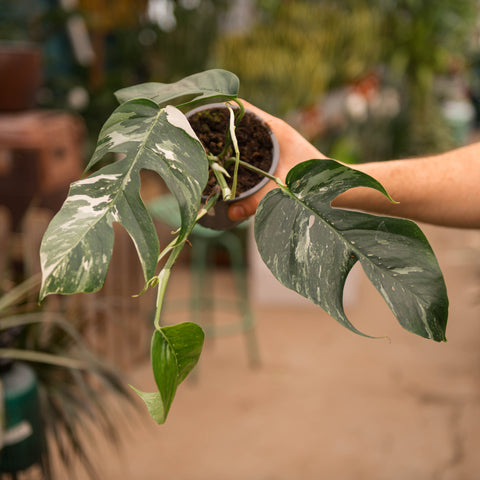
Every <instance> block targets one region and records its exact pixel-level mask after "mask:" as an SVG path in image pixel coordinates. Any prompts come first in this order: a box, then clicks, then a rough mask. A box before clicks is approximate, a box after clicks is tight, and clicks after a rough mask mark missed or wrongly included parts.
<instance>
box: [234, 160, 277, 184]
mask: <svg viewBox="0 0 480 480" xmlns="http://www.w3.org/2000/svg"><path fill="white" fill-rule="evenodd" d="M233 160H234V159H232V161H233ZM238 163H239V165H241V166H242V167H245V168H248V169H249V170H251V171H252V172H255V173H258V174H259V175H262V176H263V177H267V178H269V179H270V180H273V181H274V182H275V183H276V184H277V185H278V186H279V187H281V188H286V185H285V183H283V182H282V180H281V179H280V178H278V177H276V176H275V175H271V174H270V173H268V172H265V171H264V170H262V169H260V168H257V167H255V166H253V165H250V164H249V163H247V162H245V161H243V160H239V161H238Z"/></svg>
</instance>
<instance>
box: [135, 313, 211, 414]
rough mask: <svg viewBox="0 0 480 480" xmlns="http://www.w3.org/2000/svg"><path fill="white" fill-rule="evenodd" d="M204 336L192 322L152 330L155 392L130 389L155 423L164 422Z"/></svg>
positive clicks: (199, 350)
mask: <svg viewBox="0 0 480 480" xmlns="http://www.w3.org/2000/svg"><path fill="white" fill-rule="evenodd" d="M204 338H205V335H204V333H203V330H202V329H201V328H200V327H199V326H198V325H197V324H195V323H192V322H186V323H180V324H178V325H172V326H168V327H162V328H160V329H159V330H155V332H154V334H153V337H152V345H151V357H152V358H151V360H152V367H153V375H154V378H155V383H156V384H157V388H158V392H153V393H148V392H142V391H140V390H137V389H136V388H134V390H135V392H137V394H138V395H139V396H140V397H141V398H142V399H143V401H144V402H145V404H146V406H147V408H148V411H149V412H150V415H151V416H152V418H153V419H154V420H155V421H156V422H157V423H165V420H166V418H167V415H168V412H169V410H170V406H171V405H172V402H173V399H174V397H175V393H176V391H177V387H178V385H180V383H182V382H183V380H184V379H185V378H186V377H187V375H188V374H189V373H190V372H191V371H192V369H193V368H194V367H195V365H196V364H197V362H198V359H199V357H200V354H201V352H202V347H203V341H204ZM132 388H133V387H132Z"/></svg>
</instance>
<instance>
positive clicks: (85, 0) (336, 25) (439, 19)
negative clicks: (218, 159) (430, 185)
mask: <svg viewBox="0 0 480 480" xmlns="http://www.w3.org/2000/svg"><path fill="white" fill-rule="evenodd" d="M0 12H1V13H0V38H2V39H17V40H18V39H24V40H34V41H37V42H40V43H42V44H43V46H44V54H45V81H44V87H43V89H42V91H41V92H40V95H39V104H40V105H41V106H44V107H49V108H65V109H74V110H76V111H79V112H80V113H81V114H82V115H83V116H84V118H85V119H86V123H87V126H88V128H89V131H90V132H91V137H92V138H94V137H96V134H97V133H98V130H99V128H100V125H101V124H102V123H103V121H104V120H105V118H106V116H107V115H108V113H109V112H110V111H111V109H112V108H113V107H114V105H115V100H114V98H113V94H112V92H113V91H115V90H116V89H118V88H121V87H124V86H127V85H131V84H134V83H138V82H143V81H161V82H171V81H174V80H176V79H178V78H181V77H183V76H185V75H189V74H191V73H194V72H197V71H201V70H203V69H205V68H209V67H220V68H225V69H227V70H231V71H233V72H235V73H236V74H237V75H239V77H240V80H241V94H242V95H243V96H244V97H245V98H247V99H248V100H250V101H252V102H253V103H255V104H257V105H259V106H260V107H262V108H264V109H266V110H268V111H270V112H271V113H273V114H275V115H279V116H282V117H287V118H289V119H290V120H291V121H292V122H293V123H294V124H295V126H297V127H298V128H300V129H302V130H303V131H304V132H305V133H306V135H307V137H308V138H309V139H310V140H312V141H313V142H315V143H316V144H317V145H318V146H319V147H320V148H322V149H323V150H324V152H325V153H327V154H329V155H331V156H334V154H336V155H337V156H338V155H342V156H345V160H346V161H349V160H350V161H366V160H384V159H389V158H397V157H403V156H406V155H417V154H422V153H434V152H437V151H441V150H445V149H447V148H450V147H452V146H454V145H455V144H458V143H459V142H461V141H463V140H464V135H463V136H462V135H461V134H458V129H457V131H454V127H452V124H453V123H454V122H455V121H457V120H458V116H459V115H460V114H461V113H462V112H464V113H465V108H464V109H463V110H461V109H462V106H461V105H460V106H459V105H458V104H452V103H451V102H450V103H449V104H448V106H447V108H445V109H443V106H444V104H445V102H446V100H451V98H450V99H448V98H447V97H449V96H452V95H457V96H458V95H459V94H463V96H464V97H465V96H467V95H468V93H469V92H468V90H469V88H470V87H473V86H474V82H472V80H476V77H475V75H471V74H472V72H474V69H473V66H474V62H475V56H476V55H477V51H478V49H477V45H476V24H477V18H478V15H477V14H478V2H477V1H476V0H439V1H438V2H429V1H427V0H420V1H412V0H373V1H372V0H368V1H367V0H335V1H331V0H323V1H321V2H319V1H314V0H297V1H280V0H257V1H254V0H242V1H236V2H227V1H226V0H150V1H149V0H141V1H131V0H118V1H117V2H108V1H106V0H102V1H93V0H74V1H72V0H68V1H67V0H36V1H32V0H20V1H18V2H10V1H8V0H0ZM80 19H81V21H82V22H84V26H85V32H83V30H82V27H81V26H80V25H81V22H79V20H80ZM82 32H83V33H82ZM82 38H83V40H82ZM453 78H455V79H457V80H458V79H459V78H460V79H463V80H464V81H465V84H464V85H463V87H464V88H463V91H461V92H460V91H459V88H458V82H457V83H456V87H457V91H456V92H453V90H454V88H453V84H454V82H453V81H450V82H448V81H444V82H443V84H442V79H443V80H445V79H446V80H452V79H453ZM372 79H374V80H375V82H376V83H372ZM476 83H478V80H476ZM439 85H440V86H439ZM442 85H443V86H442ZM445 85H449V88H448V89H447V90H445V88H444V87H445ZM340 90H341V93H342V94H343V95H340V96H339V95H338V94H339V91H340ZM332 92H335V93H336V94H337V102H336V103H334V102H332V101H331V100H330V98H329V96H331V95H332ZM470 93H471V92H470ZM342 96H343V98H340V97H342ZM339 100H342V102H340V101H339ZM455 100H456V101H457V102H458V101H459V99H458V98H456V99H455ZM325 101H328V102H329V105H328V109H329V110H328V112H327V113H323V112H322V113H321V117H322V118H318V116H319V114H318V110H319V109H320V110H323V106H322V103H323V102H325ZM455 107H458V108H455ZM332 108H333V109H336V111H333V112H332V111H331V110H332ZM468 113H469V112H468V111H467V112H466V115H468ZM470 113H471V112H470ZM323 115H327V117H328V118H323ZM329 115H330V116H329ZM332 115H333V117H332ZM299 116H300V117H301V118H300V120H299ZM464 116H465V115H464ZM447 117H450V118H447ZM320 124H321V125H320ZM457 126H458V121H457ZM339 159H340V160H342V158H339Z"/></svg>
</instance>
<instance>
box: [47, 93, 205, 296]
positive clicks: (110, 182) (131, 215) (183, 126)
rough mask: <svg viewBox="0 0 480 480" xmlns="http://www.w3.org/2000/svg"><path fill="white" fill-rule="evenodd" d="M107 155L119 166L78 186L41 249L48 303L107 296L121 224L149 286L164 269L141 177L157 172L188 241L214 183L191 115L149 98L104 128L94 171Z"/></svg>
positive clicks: (103, 170)
mask: <svg viewBox="0 0 480 480" xmlns="http://www.w3.org/2000/svg"><path fill="white" fill-rule="evenodd" d="M107 153H114V154H121V155H120V156H119V155H116V157H115V158H116V161H114V162H113V163H111V164H109V165H107V166H104V167H102V168H101V169H99V170H98V171H97V172H95V173H94V174H93V175H91V176H89V177H87V178H84V179H82V180H80V181H78V182H75V183H73V184H72V185H71V188H70V192H69V194H68V197H67V199H66V201H65V203H64V204H63V206H62V208H61V209H60V211H59V212H58V213H57V215H56V216H55V217H54V218H53V220H52V222H51V223H50V225H49V227H48V229H47V231H46V233H45V235H44V238H43V241H42V245H41V249H40V258H41V265H42V273H43V278H42V287H41V292H40V299H42V298H44V297H45V296H46V295H48V294H50V293H62V294H67V293H77V292H93V291H97V290H99V289H100V288H101V287H102V285H103V283H104V280H105V276H106V273H107V269H108V264H109V263H110V260H111V256H112V249H113V240H114V233H113V225H112V224H113V222H118V223H120V224H121V225H123V227H124V228H125V229H126V230H127V231H128V233H129V235H130V236H131V237H132V240H133V242H134V244H135V247H136V249H137V252H138V255H139V258H140V263H141V265H142V269H143V273H144V276H145V281H147V280H148V279H150V278H151V277H152V276H153V275H154V273H155V269H156V266H157V260H158V252H159V245H158V237H157V234H156V231H155V228H154V225H153V221H152V219H151V217H150V215H149V213H148V211H147V209H146V207H145V204H144V203H143V201H142V199H141V197H140V171H141V170H142V169H150V170H153V171H155V172H157V173H158V174H159V175H160V176H161V177H162V178H163V180H164V181H165V183H166V185H167V186H168V187H169V189H170V190H171V191H172V192H173V194H174V195H175V197H176V200H177V202H178V204H179V207H180V214H181V229H180V232H179V239H180V240H181V239H183V238H184V237H185V236H186V235H188V232H189V231H190V229H191V228H192V226H193V225H194V223H195V219H196V216H197V212H198V209H199V207H200V201H201V194H202V191H203V189H204V187H205V184H206V182H207V178H208V160H207V157H206V155H205V151H204V149H203V147H202V145H201V143H200V141H199V140H198V138H197V137H196V135H195V133H194V132H193V130H192V129H191V127H190V124H189V123H188V120H187V119H186V118H185V116H184V115H183V114H182V113H181V112H180V111H179V110H178V109H176V108H175V107H172V106H167V107H166V108H160V107H158V105H156V104H155V103H154V102H152V101H150V100H147V99H138V100H131V101H129V102H126V103H124V104H122V105H120V106H119V107H118V108H117V109H116V110H115V111H114V112H113V114H112V115H111V117H110V118H109V119H108V120H107V122H106V123H105V125H104V127H103V128H102V130H101V132H100V136H99V140H98V144H97V148H96V150H95V152H94V155H93V157H92V159H91V161H90V163H89V164H88V166H87V169H90V168H92V167H95V166H96V165H97V164H98V163H99V162H100V161H101V160H102V159H103V158H104V157H105V155H106V154H107Z"/></svg>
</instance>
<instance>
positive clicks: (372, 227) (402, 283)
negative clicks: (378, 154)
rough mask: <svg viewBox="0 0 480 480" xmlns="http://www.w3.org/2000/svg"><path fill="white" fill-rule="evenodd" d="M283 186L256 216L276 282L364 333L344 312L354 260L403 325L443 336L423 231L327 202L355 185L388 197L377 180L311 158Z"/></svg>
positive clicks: (441, 299)
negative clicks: (347, 281)
mask: <svg viewBox="0 0 480 480" xmlns="http://www.w3.org/2000/svg"><path fill="white" fill-rule="evenodd" d="M286 185H287V188H286V189H276V190H273V191H271V192H269V193H268V194H267V195H266V196H265V197H264V199H263V200H262V202H261V203H260V205H259V208H258V210H257V214H256V216H255V239H256V242H257V246H258V249H259V252H260V255H261V257H262V259H263V260H264V262H265V263H266V264H267V266H268V267H269V268H270V270H271V271H272V273H273V274H274V275H275V277H276V278H277V279H278V280H279V281H280V282H281V283H283V284H284V285H286V286H287V287H289V288H291V289H292V290H295V291H296V292H298V293H299V294H301V295H303V296H305V297H306V298H308V299H310V300H311V301H312V302H314V303H316V304H317V305H320V306H321V307H322V308H323V309H324V310H325V311H326V312H327V313H328V314H330V315H331V316H332V317H333V318H335V319H336V320H338V321H339V322H340V323H342V324H343V325H344V326H345V327H347V328H349V329H350V330H352V331H354V332H356V333H361V332H359V331H358V330H357V329H356V328H355V327H354V326H353V325H352V324H351V323H350V321H349V320H348V319H347V317H346V315H345V312H344V309H343V290H344V286H345V280H346V278H347V276H348V274H349V272H350V270H351V269H352V267H353V265H354V264H355V263H356V262H357V261H359V262H360V263H361V265H362V267H363V269H364V271H365V273H366V275H367V277H368V278H369V280H370V281H371V282H372V283H373V285H374V286H375V287H376V288H377V290H378V291H379V292H380V294H381V295H382V296H383V298H384V300H385V301H386V303H387V304H388V306H389V307H390V309H391V310H392V311H393V313H394V314H395V316H396V318H397V319H398V321H399V322H400V324H401V325H402V326H403V327H404V328H405V329H407V330H409V331H410V332H413V333H415V334H418V335H421V336H423V337H426V338H431V339H433V340H436V341H443V340H445V328H446V324H447V316H448V297H447V292H446V287H445V283H444V280H443V276H442V272H441V270H440V267H439V265H438V263H437V260H436V258H435V255H434V253H433V251H432V249H431V247H430V245H429V243H428V241H427V239H426V238H425V236H424V234H423V233H422V231H421V230H420V228H419V227H418V226H417V225H415V223H413V222H411V221H409V220H404V219H400V218H391V217H381V216H376V215H370V214H366V213H363V212H357V211H348V210H342V209H337V208H332V207H331V201H332V200H333V199H334V198H335V197H337V196H338V195H339V194H341V193H343V192H345V191H346V190H348V189H350V188H354V187H360V186H361V187H369V188H374V189H376V190H378V191H380V192H382V193H383V194H385V195H386V192H385V190H384V188H383V187H382V186H381V185H380V184H379V183H378V182H377V181H376V180H375V179H373V178H372V177H370V176H368V175H366V174H364V173H362V172H359V171H358V170H353V169H351V168H349V167H347V166H345V165H342V164H340V163H338V162H335V161H334V160H309V161H307V162H303V163H301V164H299V165H297V166H296V167H294V168H293V169H292V170H290V172H289V173H288V175H287V178H286Z"/></svg>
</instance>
